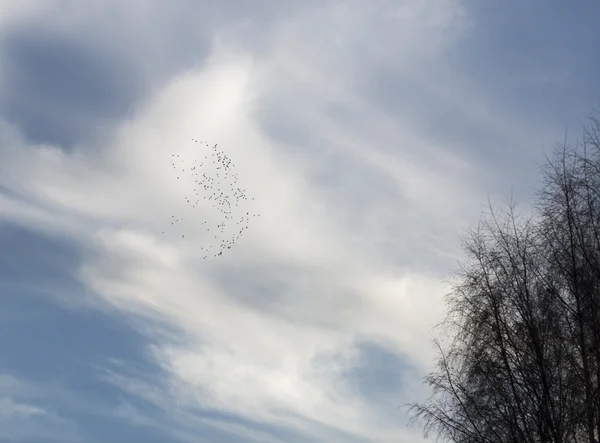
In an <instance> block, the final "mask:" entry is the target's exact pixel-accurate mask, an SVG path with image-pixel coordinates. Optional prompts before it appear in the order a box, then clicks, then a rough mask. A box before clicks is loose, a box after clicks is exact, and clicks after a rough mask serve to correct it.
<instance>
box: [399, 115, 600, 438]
mask: <svg viewBox="0 0 600 443" xmlns="http://www.w3.org/2000/svg"><path fill="white" fill-rule="evenodd" d="M547 160H548V162H547V164H546V165H545V166H544V167H543V168H542V172H543V184H542V187H541V190H540V191H539V192H538V194H537V197H538V198H537V202H536V205H535V211H534V214H533V215H532V216H529V217H523V216H521V215H520V214H518V213H517V212H516V207H517V204H516V202H515V201H514V200H513V199H511V200H510V201H509V202H508V204H507V205H506V209H504V210H502V211H497V210H494V209H493V208H492V205H491V204H489V206H488V208H489V212H488V213H487V214H483V215H482V218H481V220H480V223H479V225H478V227H477V228H476V229H475V230H471V231H469V232H468V233H467V235H466V236H464V238H463V249H464V251H465V253H466V257H467V259H466V262H465V263H463V264H462V265H461V267H460V270H459V271H458V272H456V273H455V275H454V277H455V279H454V282H453V285H452V290H451V292H450V293H449V294H447V296H446V302H447V305H448V315H447V317H446V318H445V320H444V321H443V323H442V326H444V327H445V328H446V329H447V331H448V335H449V336H450V337H451V338H452V341H451V343H450V344H449V345H448V346H447V348H448V349H444V348H443V346H442V344H441V343H440V341H439V340H435V341H434V344H435V346H436V347H437V349H438V351H439V359H438V361H437V365H436V370H435V371H434V372H432V373H430V374H429V375H427V377H425V383H426V384H428V385H429V386H430V387H431V388H432V391H433V394H432V395H431V397H430V398H429V399H428V400H427V402H426V403H425V404H414V403H413V404H408V405H404V406H408V407H409V411H410V412H411V413H412V417H411V421H410V422H411V423H415V422H419V423H420V424H421V425H422V427H423V430H424V433H425V436H426V437H427V436H429V435H430V434H431V433H432V432H435V433H436V435H437V437H443V438H445V439H447V440H449V441H452V442H461V443H467V442H468V443H475V442H481V443H496V442H498V443H500V442H514V443H516V442H531V443H537V442H543V443H570V442H574V443H579V442H586V443H597V442H598V440H599V436H600V389H599V386H600V120H599V119H598V118H597V117H596V116H595V114H592V116H591V117H590V120H589V125H588V126H587V127H584V137H583V141H582V142H581V143H580V144H579V145H578V146H577V147H576V148H575V149H571V148H569V147H568V146H567V144H566V142H565V143H564V144H563V145H561V146H559V147H557V149H556V151H555V153H554V157H553V158H552V159H551V160H550V159H547Z"/></svg>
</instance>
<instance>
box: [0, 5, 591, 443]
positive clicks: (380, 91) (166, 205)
mask: <svg viewBox="0 0 600 443" xmlns="http://www.w3.org/2000/svg"><path fill="white" fill-rule="evenodd" d="M559 3H560V2H546V1H542V0H536V1H529V2H522V1H518V0H514V1H512V0H511V1H489V2H479V1H467V0H465V1H460V0H403V1H398V0H394V1H392V0H381V1H365V0H319V1H317V0H310V1H291V0H290V1H276V0H264V1H243V0H227V1H213V2H209V1H192V0H173V1H170V2H159V1H128V2H123V1H117V0H114V1H113V0H102V1H100V0H88V1H85V2H84V1H74V0H73V1H59V0H28V1H25V0H18V1H17V0H0V355H1V356H2V357H1V358H0V442H5V441H6V442H8V441H11V442H12V441H17V442H42V441H43V442H48V441H57V442H65V441H69V442H70V441H73V442H98V443H100V442H105V441H112V442H148V443H152V442H207V443H237V442H240V443H246V442H265V443H294V442H298V443H305V442H307V443H308V442H311V443H312V442H327V443H337V442H339V443H342V442H343V443H347V442H356V443H362V442H364V443H367V442H380V443H392V442H394V443H410V442H419V441H424V440H423V439H422V437H421V432H420V430H419V429H416V428H409V427H407V426H406V421H407V417H406V416H405V415H404V411H403V410H401V409H397V408H396V407H397V406H398V405H401V404H403V403H406V402H414V401H420V400H423V399H424V398H426V397H427V396H428V395H429V392H428V391H427V390H426V389H425V388H424V387H423V386H422V385H421V378H422V377H423V376H424V375H426V373H427V372H428V371H430V370H431V369H432V368H433V363H434V358H435V353H434V349H433V347H432V346H431V343H430V340H431V338H432V334H433V333H434V331H433V330H432V328H433V326H434V325H435V324H436V323H437V322H439V321H440V320H441V319H442V318H443V315H444V305H443V296H444V294H445V293H446V292H447V291H448V285H447V283H446V282H445V279H447V278H448V277H449V275H450V273H451V272H452V271H453V270H455V269H456V266H457V260H460V258H461V255H460V250H459V245H460V239H459V235H460V234H461V233H463V232H464V231H465V229H467V228H468V227H469V226H472V225H473V224H475V223H477V221H478V218H479V214H480V211H481V207H482V205H483V204H485V203H486V202H487V198H488V196H489V197H491V198H492V200H493V201H498V202H499V201H501V199H503V198H506V197H508V196H509V195H510V191H511V186H512V188H513V190H514V194H515V196H516V197H518V199H519V200H520V201H521V205H522V207H524V208H527V207H529V206H530V205H531V197H532V195H533V192H534V190H535V187H536V185H537V180H538V178H539V175H538V169H537V163H540V162H543V159H544V156H543V155H544V151H543V149H545V150H546V151H547V152H551V150H552V147H553V145H554V143H555V142H557V141H560V140H562V139H563V137H564V133H565V128H568V129H569V136H570V137H573V138H575V137H576V136H577V134H578V133H580V121H582V120H584V119H585V117H586V115H587V114H588V113H589V112H590V111H591V109H592V108H594V107H597V101H598V99H599V95H598V89H597V77H598V71H599V70H598V68H599V67H600V64H599V62H598V57H597V55H598V48H600V35H599V34H598V33H597V17H598V16H599V15H598V14H600V7H599V6H598V5H597V3H595V2H592V1H580V2H574V3H573V4H569V5H568V6H567V5H566V3H565V4H564V5H562V4H559ZM192 139H198V140H202V141H205V142H206V143H208V144H209V145H211V146H212V145H214V144H218V146H219V148H220V149H222V150H223V151H224V152H225V153H226V154H227V155H228V156H229V157H230V158H231V159H232V161H233V162H234V163H235V169H236V172H237V174H238V175H239V183H240V184H241V185H242V186H243V187H244V188H245V189H246V190H247V194H248V195H249V196H251V197H254V200H250V199H249V200H247V201H246V202H245V205H246V206H245V208H246V209H245V210H247V211H248V212H249V213H250V212H251V213H260V217H255V218H253V219H252V220H251V221H250V224H249V227H248V229H247V231H246V232H245V234H244V235H243V236H242V237H241V239H240V240H238V241H237V243H236V244H235V245H234V246H233V247H232V249H231V250H227V251H226V253H224V254H223V255H222V256H220V257H217V258H213V259H207V260H205V259H203V256H204V252H203V250H202V249H200V248H201V247H203V245H205V244H206V242H207V241H208V239H207V234H206V232H205V231H206V229H205V226H207V225H211V226H215V225H217V224H218V223H220V222H221V221H223V220H221V219H219V216H218V214H216V213H215V212H214V211H212V212H211V210H210V207H209V206H208V205H206V204H202V205H199V207H196V208H191V207H190V205H189V204H187V203H186V202H185V200H184V197H185V196H186V195H188V194H189V193H190V189H189V183H187V182H185V181H184V180H180V181H177V180H176V177H175V176H174V172H173V168H172V166H171V161H172V155H173V154H174V153H177V154H179V155H181V158H185V159H195V158H200V156H201V155H204V153H202V149H204V150H209V148H208V147H206V146H204V147H202V146H200V144H199V143H198V144H197V143H194V142H192ZM536 162H537V163H536ZM174 214H175V215H176V217H183V219H184V220H183V222H182V223H180V224H179V225H178V226H176V227H173V225H171V221H172V220H171V219H172V215H174ZM203 222H206V223H203ZM163 232H164V233H163ZM183 234H185V237H184V238H182V235H183Z"/></svg>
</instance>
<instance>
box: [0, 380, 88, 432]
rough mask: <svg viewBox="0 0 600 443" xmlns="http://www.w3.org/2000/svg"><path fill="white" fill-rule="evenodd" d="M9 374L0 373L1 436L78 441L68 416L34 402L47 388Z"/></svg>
mask: <svg viewBox="0 0 600 443" xmlns="http://www.w3.org/2000/svg"><path fill="white" fill-rule="evenodd" d="M41 388H42V387H41V386H35V385H32V384H30V383H28V382H27V381H24V380H20V379H18V378H15V377H13V376H11V375H8V374H0V439H7V440H9V441H15V442H18V441H31V440H32V439H44V441H65V442H71V441H73V442H75V441H80V438H79V433H78V430H77V426H76V424H75V423H74V422H72V421H71V420H68V419H66V418H64V417H62V416H61V415H60V414H58V413H56V412H54V411H51V410H49V409H47V408H45V407H43V406H41V405H39V404H36V402H39V401H43V399H44V395H45V394H46V392H45V391H44V390H43V389H41Z"/></svg>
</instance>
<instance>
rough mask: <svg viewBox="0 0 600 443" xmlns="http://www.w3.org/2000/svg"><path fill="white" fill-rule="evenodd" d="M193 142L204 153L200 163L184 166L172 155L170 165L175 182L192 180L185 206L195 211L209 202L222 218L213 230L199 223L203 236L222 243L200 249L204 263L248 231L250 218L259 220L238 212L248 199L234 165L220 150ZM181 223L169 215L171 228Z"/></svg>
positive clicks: (188, 163) (176, 156) (220, 253)
mask: <svg viewBox="0 0 600 443" xmlns="http://www.w3.org/2000/svg"><path fill="white" fill-rule="evenodd" d="M192 141H193V142H194V143H199V144H200V146H199V147H201V148H202V149H203V150H205V152H204V153H202V152H201V153H200V154H201V155H200V160H198V159H195V160H193V161H187V162H186V160H184V159H183V158H182V157H180V155H179V154H177V153H173V154H172V163H171V165H172V167H173V169H174V170H175V176H176V179H177V180H182V179H184V177H185V176H186V175H187V176H188V178H191V179H192V182H193V188H192V189H191V190H190V195H189V196H184V200H185V203H186V204H187V205H190V206H191V208H196V207H198V206H200V205H201V202H202V203H204V201H206V202H207V203H209V202H210V203H212V207H213V208H215V209H216V210H217V211H218V212H219V213H220V215H221V216H222V221H221V222H220V223H218V224H217V225H215V226H209V225H208V224H207V222H206V221H201V222H199V223H200V225H202V228H206V232H207V233H210V234H212V235H213V236H214V238H215V239H218V237H219V234H221V242H220V244H219V246H218V247H216V248H213V247H212V246H201V247H200V249H201V250H202V251H203V252H204V256H203V259H207V258H209V257H211V256H212V257H219V256H221V255H223V253H224V252H225V251H227V250H229V249H231V247H232V246H233V245H234V243H235V242H236V241H237V240H239V238H240V237H241V236H242V234H243V233H244V231H246V230H247V229H248V227H249V223H250V219H251V217H258V216H260V214H256V213H252V214H251V213H250V212H249V211H246V212H244V210H243V209H242V208H241V206H242V205H241V203H243V202H244V201H248V200H249V198H248V196H247V195H246V191H245V190H244V189H243V188H241V187H239V186H237V181H238V175H237V174H236V173H234V172H233V167H234V164H233V162H232V161H231V159H230V158H229V157H228V156H227V155H226V154H225V152H224V151H222V150H219V149H218V148H217V145H216V144H215V145H214V146H212V148H210V147H209V145H208V143H206V142H198V140H195V139H192ZM202 145H204V146H202ZM205 148H209V149H205ZM211 150H212V152H210V151H211ZM210 164H212V166H214V173H213V174H211V173H210V172H207V171H205V170H204V169H206V167H207V166H209V165H210ZM227 185H229V186H227ZM252 200H254V198H252ZM182 220H183V218H176V217H175V216H174V215H172V216H171V225H173V226H175V225H176V224H178V223H179V222H180V221H182ZM232 226H233V229H232V232H231V233H230V234H229V235H226V236H224V237H223V235H224V234H225V228H226V227H232ZM211 231H212V232H211ZM163 234H164V231H163ZM181 238H185V234H182V235H181Z"/></svg>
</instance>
